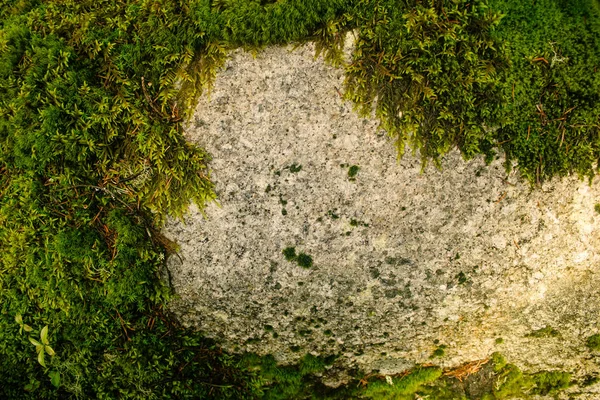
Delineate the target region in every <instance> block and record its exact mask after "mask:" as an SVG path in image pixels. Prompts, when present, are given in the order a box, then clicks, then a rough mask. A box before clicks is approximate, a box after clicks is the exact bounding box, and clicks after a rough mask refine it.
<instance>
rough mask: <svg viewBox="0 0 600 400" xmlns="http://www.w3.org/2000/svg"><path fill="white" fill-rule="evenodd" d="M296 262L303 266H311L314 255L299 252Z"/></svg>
mask: <svg viewBox="0 0 600 400" xmlns="http://www.w3.org/2000/svg"><path fill="white" fill-rule="evenodd" d="M296 262H297V263H298V265H299V266H301V267H302V268H310V267H312V266H313V259H312V257H311V256H309V255H308V254H305V253H300V254H298V257H297V258H296Z"/></svg>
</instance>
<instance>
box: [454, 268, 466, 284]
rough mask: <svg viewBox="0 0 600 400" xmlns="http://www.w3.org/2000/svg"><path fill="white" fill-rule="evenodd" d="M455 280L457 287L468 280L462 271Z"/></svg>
mask: <svg viewBox="0 0 600 400" xmlns="http://www.w3.org/2000/svg"><path fill="white" fill-rule="evenodd" d="M456 279H457V280H458V284H459V285H464V284H465V283H467V281H468V280H469V278H467V275H466V274H465V273H464V272H462V271H461V272H459V273H458V274H456Z"/></svg>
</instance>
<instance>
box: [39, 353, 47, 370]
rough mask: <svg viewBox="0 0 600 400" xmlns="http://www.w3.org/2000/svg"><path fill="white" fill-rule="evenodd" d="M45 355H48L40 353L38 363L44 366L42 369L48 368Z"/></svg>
mask: <svg viewBox="0 0 600 400" xmlns="http://www.w3.org/2000/svg"><path fill="white" fill-rule="evenodd" d="M44 354H46V353H44V352H43V351H40V352H39V353H38V362H39V363H40V364H41V365H42V367H45V366H46V363H45V362H44Z"/></svg>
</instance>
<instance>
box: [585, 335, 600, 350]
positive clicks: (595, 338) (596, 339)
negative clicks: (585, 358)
mask: <svg viewBox="0 0 600 400" xmlns="http://www.w3.org/2000/svg"><path fill="white" fill-rule="evenodd" d="M586 345H587V347H588V349H590V350H592V351H600V334H596V335H592V336H590V337H588V338H587V340H586Z"/></svg>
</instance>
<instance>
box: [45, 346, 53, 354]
mask: <svg viewBox="0 0 600 400" xmlns="http://www.w3.org/2000/svg"><path fill="white" fill-rule="evenodd" d="M44 349H45V350H46V353H48V355H49V356H54V355H55V354H56V353H55V352H54V350H53V349H52V347H50V346H44Z"/></svg>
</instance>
